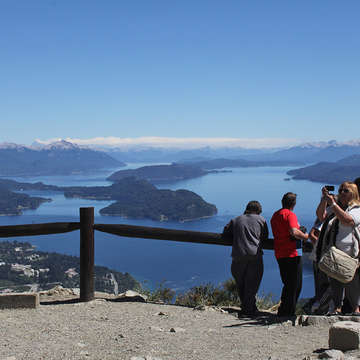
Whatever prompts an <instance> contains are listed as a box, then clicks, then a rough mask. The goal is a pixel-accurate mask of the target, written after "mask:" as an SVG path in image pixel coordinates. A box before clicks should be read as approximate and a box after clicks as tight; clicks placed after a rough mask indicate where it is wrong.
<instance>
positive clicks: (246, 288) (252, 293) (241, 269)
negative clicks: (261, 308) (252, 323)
mask: <svg viewBox="0 0 360 360" xmlns="http://www.w3.org/2000/svg"><path fill="white" fill-rule="evenodd" d="M231 273H232V275H233V277H234V279H235V281H236V286H237V290H238V294H239V298H240V301H241V310H242V311H243V312H244V313H247V314H253V313H255V312H256V311H257V307H256V293H257V291H258V290H259V286H260V282H261V279H262V276H263V273H264V264H263V258H262V255H256V256H250V255H249V256H242V257H239V258H237V259H236V260H233V262H232V264H231Z"/></svg>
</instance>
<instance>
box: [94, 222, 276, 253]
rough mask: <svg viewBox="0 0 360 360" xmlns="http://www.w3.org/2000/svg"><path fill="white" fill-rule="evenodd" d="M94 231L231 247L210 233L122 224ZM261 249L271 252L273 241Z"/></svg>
mask: <svg viewBox="0 0 360 360" xmlns="http://www.w3.org/2000/svg"><path fill="white" fill-rule="evenodd" d="M94 229H95V230H98V231H101V232H106V233H108V234H113V235H118V236H125V237H133V238H141V239H154V240H168V241H180V242H188V243H196V244H212V245H224V246H231V245H232V241H231V240H229V239H225V238H223V237H222V234H218V233H210V232H200V231H187V230H174V229H164V228H156V227H147V226H136V225H124V224H95V225H94ZM263 248H264V249H265V250H273V249H274V241H273V239H269V240H268V241H267V242H266V244H264V246H263Z"/></svg>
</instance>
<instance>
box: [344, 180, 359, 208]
mask: <svg viewBox="0 0 360 360" xmlns="http://www.w3.org/2000/svg"><path fill="white" fill-rule="evenodd" d="M343 186H346V187H347V188H348V189H349V190H350V194H351V200H350V201H349V204H348V206H352V205H360V196H359V191H358V188H357V186H356V184H355V183H353V182H351V181H344V182H343V183H342V184H341V185H340V187H339V189H340V188H342V187H343Z"/></svg>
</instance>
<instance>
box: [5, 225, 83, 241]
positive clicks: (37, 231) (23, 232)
mask: <svg viewBox="0 0 360 360" xmlns="http://www.w3.org/2000/svg"><path fill="white" fill-rule="evenodd" d="M79 229H80V223H79V222H57V223H43V224H25V225H10V226H0V237H1V238H4V237H5V238H6V237H17V236H33V235H49V234H61V233H67V232H71V231H74V230H79Z"/></svg>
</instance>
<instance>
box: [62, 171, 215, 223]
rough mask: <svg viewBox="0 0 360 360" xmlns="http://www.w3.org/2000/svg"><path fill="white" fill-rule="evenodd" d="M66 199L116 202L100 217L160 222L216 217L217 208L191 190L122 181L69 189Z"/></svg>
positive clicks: (145, 182)
mask: <svg viewBox="0 0 360 360" xmlns="http://www.w3.org/2000/svg"><path fill="white" fill-rule="evenodd" d="M64 195H65V196H66V197H78V198H83V199H94V200H116V201H115V203H113V204H111V205H109V206H107V207H105V208H103V209H101V210H100V214H101V215H111V216H121V217H126V218H133V219H152V220H157V221H168V220H171V221H188V220H194V219H199V218H204V217H209V216H213V215H215V214H216V213H217V208H216V206H215V205H213V204H209V203H207V202H206V201H205V200H204V199H203V198H202V197H201V196H199V195H197V194H195V193H194V192H192V191H189V190H176V191H172V190H166V189H157V188H156V187H155V186H154V185H152V184H150V183H149V182H148V181H146V180H138V179H136V178H134V177H127V178H124V179H121V180H120V181H118V182H116V183H115V184H113V185H111V186H95V187H79V188H71V189H70V188H69V189H67V190H66V191H65V193H64Z"/></svg>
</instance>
